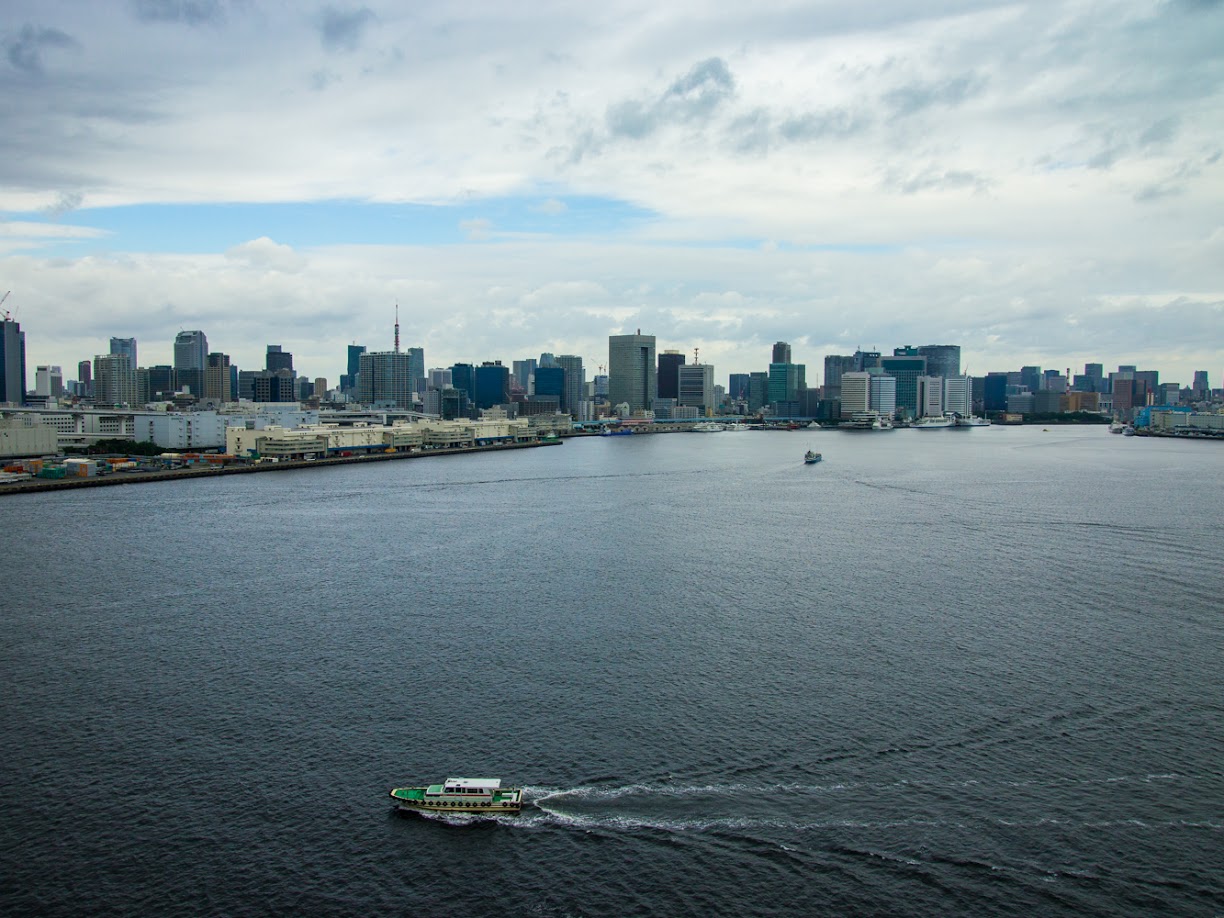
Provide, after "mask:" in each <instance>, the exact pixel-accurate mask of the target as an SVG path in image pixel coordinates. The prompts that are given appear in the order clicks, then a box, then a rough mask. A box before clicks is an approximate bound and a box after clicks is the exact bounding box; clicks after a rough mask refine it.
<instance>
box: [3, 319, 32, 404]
mask: <svg viewBox="0 0 1224 918" xmlns="http://www.w3.org/2000/svg"><path fill="white" fill-rule="evenodd" d="M25 398H26V359H25V332H23V331H22V330H21V325H20V324H18V323H17V322H14V321H13V320H12V319H7V318H0V405H23V404H25Z"/></svg>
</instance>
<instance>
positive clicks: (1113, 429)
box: [1109, 421, 1126, 434]
mask: <svg viewBox="0 0 1224 918" xmlns="http://www.w3.org/2000/svg"><path fill="white" fill-rule="evenodd" d="M1124 430H1126V425H1125V424H1123V423H1122V422H1121V421H1114V422H1113V423H1112V424H1110V425H1109V432H1110V433H1111V434H1120V433H1122V431H1124Z"/></svg>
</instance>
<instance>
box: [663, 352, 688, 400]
mask: <svg viewBox="0 0 1224 918" xmlns="http://www.w3.org/2000/svg"><path fill="white" fill-rule="evenodd" d="M682 366H684V355H683V354H681V353H680V352H679V351H664V352H663V353H662V354H660V355H659V398H677V397H678V394H677V393H678V392H679V391H680V390H679V385H680V367H682Z"/></svg>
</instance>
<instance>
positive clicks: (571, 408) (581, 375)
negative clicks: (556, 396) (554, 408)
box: [557, 354, 586, 421]
mask: <svg viewBox="0 0 1224 918" xmlns="http://www.w3.org/2000/svg"><path fill="white" fill-rule="evenodd" d="M557 366H559V367H561V368H562V369H563V370H565V391H564V392H563V393H562V396H561V410H562V411H564V412H565V413H566V414H568V415H572V416H573V417H574V418H575V419H576V420H579V421H583V420H586V417H585V416H584V415H585V412H584V411H583V403H584V402H585V401H586V371H585V370H584V369H583V367H582V358H581V357H579V356H577V355H575V354H560V355H558V356H557Z"/></svg>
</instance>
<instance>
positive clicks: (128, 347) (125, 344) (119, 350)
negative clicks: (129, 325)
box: [110, 338, 140, 367]
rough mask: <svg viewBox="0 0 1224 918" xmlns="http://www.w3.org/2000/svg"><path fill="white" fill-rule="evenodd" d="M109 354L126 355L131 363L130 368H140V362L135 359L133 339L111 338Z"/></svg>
mask: <svg viewBox="0 0 1224 918" xmlns="http://www.w3.org/2000/svg"><path fill="white" fill-rule="evenodd" d="M110 352H111V353H112V354H126V355H127V357H128V359H129V360H131V361H132V366H134V367H138V366H140V361H139V360H137V359H136V339H135V338H111V339H110Z"/></svg>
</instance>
